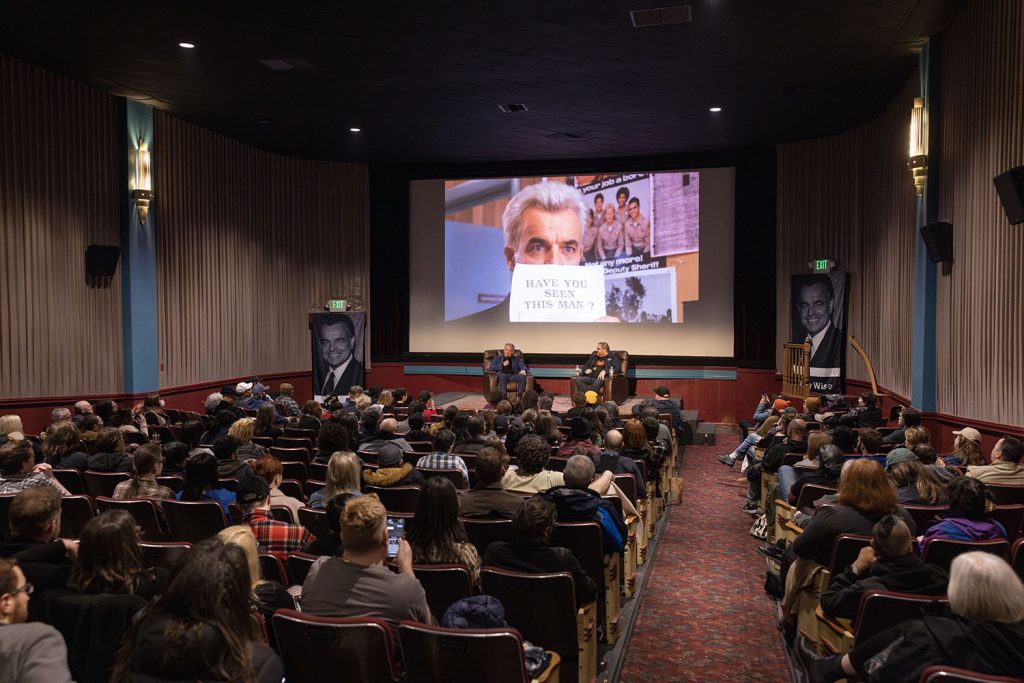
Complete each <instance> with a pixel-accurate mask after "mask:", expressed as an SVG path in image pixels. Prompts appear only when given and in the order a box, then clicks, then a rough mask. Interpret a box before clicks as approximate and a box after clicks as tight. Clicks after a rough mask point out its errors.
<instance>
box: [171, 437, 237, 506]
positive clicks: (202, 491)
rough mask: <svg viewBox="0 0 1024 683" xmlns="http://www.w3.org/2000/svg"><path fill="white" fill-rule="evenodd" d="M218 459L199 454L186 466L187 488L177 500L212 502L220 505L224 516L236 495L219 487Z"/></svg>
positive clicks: (180, 493)
mask: <svg viewBox="0 0 1024 683" xmlns="http://www.w3.org/2000/svg"><path fill="white" fill-rule="evenodd" d="M217 483H218V482H217V458H215V457H214V456H213V455H212V454H210V453H205V452H201V453H197V454H196V455H194V456H192V457H191V458H189V460H188V462H187V463H186V464H185V487H184V488H183V489H182V490H181V491H179V492H178V493H177V495H176V496H175V498H177V499H178V500H185V501H198V500H212V501H215V502H217V503H220V506H221V508H222V509H223V510H224V515H225V516H227V515H228V506H229V505H231V503H234V502H235V494H234V493H233V492H232V491H229V490H228V489H222V488H218V487H217Z"/></svg>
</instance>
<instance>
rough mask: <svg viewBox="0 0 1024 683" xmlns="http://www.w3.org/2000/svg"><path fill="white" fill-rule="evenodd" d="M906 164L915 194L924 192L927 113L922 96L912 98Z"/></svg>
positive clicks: (926, 176)
mask: <svg viewBox="0 0 1024 683" xmlns="http://www.w3.org/2000/svg"><path fill="white" fill-rule="evenodd" d="M909 157H910V158H909V159H908V161H907V166H908V167H909V168H910V173H911V174H912V175H913V176H914V188H915V189H916V190H917V194H919V195H920V194H923V193H924V183H925V180H927V179H928V114H927V112H926V111H925V108H924V98H923V97H915V98H914V110H913V111H912V112H911V114H910V151H909Z"/></svg>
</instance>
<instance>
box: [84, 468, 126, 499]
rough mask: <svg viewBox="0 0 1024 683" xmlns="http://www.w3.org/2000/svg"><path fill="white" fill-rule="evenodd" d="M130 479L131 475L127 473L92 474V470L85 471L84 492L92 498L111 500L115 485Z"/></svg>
mask: <svg viewBox="0 0 1024 683" xmlns="http://www.w3.org/2000/svg"><path fill="white" fill-rule="evenodd" d="M130 478H131V475H130V474H128V473H127V472H93V471H92V470H86V471H85V490H86V492H87V493H88V494H89V496H92V497H93V498H96V497H97V496H105V497H106V498H113V496H114V489H115V488H116V487H117V485H118V484H119V483H121V482H122V481H127V480H128V479H130Z"/></svg>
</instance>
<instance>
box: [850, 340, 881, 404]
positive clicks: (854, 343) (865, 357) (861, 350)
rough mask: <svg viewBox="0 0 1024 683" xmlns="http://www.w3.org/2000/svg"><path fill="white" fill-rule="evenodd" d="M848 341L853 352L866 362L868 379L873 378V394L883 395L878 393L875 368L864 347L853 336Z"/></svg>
mask: <svg viewBox="0 0 1024 683" xmlns="http://www.w3.org/2000/svg"><path fill="white" fill-rule="evenodd" d="M846 339H847V341H849V342H850V346H852V347H853V350H854V351H856V352H857V354H858V355H859V356H860V357H861V359H862V360H863V361H864V365H866V366H867V368H868V377H870V378H871V393H872V394H874V395H875V396H881V394H879V393H878V383H877V382H875V367H874V366H873V365H872V364H871V359H870V358H868V354H867V353H865V352H864V347H862V346H861V345H860V343H859V342H858V341H857V339H856V338H855V337H854V336H853V335H852V334H851V335H848V336H847V337H846Z"/></svg>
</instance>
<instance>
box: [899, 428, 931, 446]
mask: <svg viewBox="0 0 1024 683" xmlns="http://www.w3.org/2000/svg"><path fill="white" fill-rule="evenodd" d="M931 441H932V436H931V434H929V433H928V430H927V429H925V428H924V427H907V429H906V430H905V431H904V432H903V445H904V447H905V448H909V449H911V450H913V449H914V446H916V445H918V444H922V443H931Z"/></svg>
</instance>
